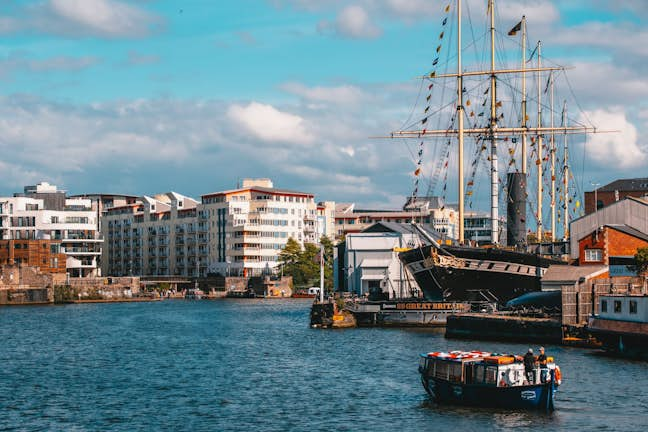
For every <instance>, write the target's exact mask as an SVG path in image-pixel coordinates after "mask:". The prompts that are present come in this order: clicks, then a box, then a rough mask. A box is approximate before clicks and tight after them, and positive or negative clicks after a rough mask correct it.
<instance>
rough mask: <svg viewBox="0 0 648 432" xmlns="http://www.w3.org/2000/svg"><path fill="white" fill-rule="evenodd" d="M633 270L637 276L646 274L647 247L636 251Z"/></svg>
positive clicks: (647, 271)
mask: <svg viewBox="0 0 648 432" xmlns="http://www.w3.org/2000/svg"><path fill="white" fill-rule="evenodd" d="M634 260H635V265H634V269H635V271H636V272H637V274H638V275H639V276H642V275H646V274H648V247H643V248H639V249H637V253H636V254H635V256H634Z"/></svg>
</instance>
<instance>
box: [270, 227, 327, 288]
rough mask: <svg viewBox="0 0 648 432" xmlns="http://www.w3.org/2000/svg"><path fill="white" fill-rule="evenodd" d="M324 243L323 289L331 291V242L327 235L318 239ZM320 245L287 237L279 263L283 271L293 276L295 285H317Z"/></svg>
mask: <svg viewBox="0 0 648 432" xmlns="http://www.w3.org/2000/svg"><path fill="white" fill-rule="evenodd" d="M320 242H321V244H322V245H324V289H325V291H328V292H331V291H333V243H332V242H331V240H329V239H328V237H322V238H321V239H320ZM319 254H320V246H319V245H317V244H314V243H305V244H304V247H303V248H302V247H301V245H300V244H299V243H298V242H297V241H296V240H295V239H293V238H289V239H288V242H287V243H286V246H285V247H284V248H283V250H282V251H281V252H280V253H279V264H281V265H283V273H284V274H285V275H288V276H292V277H293V283H294V284H295V286H302V287H305V286H319V280H320V256H319Z"/></svg>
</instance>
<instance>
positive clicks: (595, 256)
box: [585, 249, 603, 261]
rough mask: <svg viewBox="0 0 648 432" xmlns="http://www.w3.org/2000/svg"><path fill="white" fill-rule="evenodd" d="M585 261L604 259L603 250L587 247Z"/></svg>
mask: <svg viewBox="0 0 648 432" xmlns="http://www.w3.org/2000/svg"><path fill="white" fill-rule="evenodd" d="M585 261H603V250H602V249H585Z"/></svg>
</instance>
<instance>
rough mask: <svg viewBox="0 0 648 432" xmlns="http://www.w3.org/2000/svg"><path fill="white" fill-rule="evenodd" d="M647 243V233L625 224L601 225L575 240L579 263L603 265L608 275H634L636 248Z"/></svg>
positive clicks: (647, 245) (645, 245)
mask: <svg viewBox="0 0 648 432" xmlns="http://www.w3.org/2000/svg"><path fill="white" fill-rule="evenodd" d="M643 247H648V234H646V233H643V232H641V231H639V230H636V229H634V228H632V227H629V226H628V225H621V224H618V225H613V224H609V225H603V226H602V227H600V228H599V229H597V230H594V231H592V232H591V233H590V234H588V235H586V236H585V237H582V238H581V239H579V240H578V249H579V258H578V263H579V265H596V264H601V265H607V266H609V268H610V276H631V275H634V273H633V272H632V270H631V269H630V268H628V266H632V265H633V264H634V255H635V254H636V253H637V249H639V248H643Z"/></svg>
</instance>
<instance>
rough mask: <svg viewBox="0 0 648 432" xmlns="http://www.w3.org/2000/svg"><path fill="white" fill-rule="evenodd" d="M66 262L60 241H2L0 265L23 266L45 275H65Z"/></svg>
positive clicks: (0, 241)
mask: <svg viewBox="0 0 648 432" xmlns="http://www.w3.org/2000/svg"><path fill="white" fill-rule="evenodd" d="M65 260H66V255H65V253H64V252H62V248H61V241H60V240H59V241H55V240H0V265H3V264H7V265H12V264H22V265H26V266H31V267H37V268H38V269H39V270H40V271H41V272H43V273H65V271H66V267H65Z"/></svg>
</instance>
